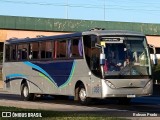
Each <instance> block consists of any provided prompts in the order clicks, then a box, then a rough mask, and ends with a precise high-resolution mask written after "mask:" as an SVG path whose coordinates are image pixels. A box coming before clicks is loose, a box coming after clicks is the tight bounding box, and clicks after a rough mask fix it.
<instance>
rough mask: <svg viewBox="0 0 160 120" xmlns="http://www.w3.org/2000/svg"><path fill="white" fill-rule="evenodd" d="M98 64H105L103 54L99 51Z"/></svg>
mask: <svg viewBox="0 0 160 120" xmlns="http://www.w3.org/2000/svg"><path fill="white" fill-rule="evenodd" d="M99 64H100V65H104V64H105V54H104V53H101V54H100V62H99Z"/></svg>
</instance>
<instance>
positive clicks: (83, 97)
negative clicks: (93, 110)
mask: <svg viewBox="0 0 160 120" xmlns="http://www.w3.org/2000/svg"><path fill="white" fill-rule="evenodd" d="M79 98H80V99H81V101H85V100H86V90H85V89H84V88H83V89H81V90H80V91H79Z"/></svg>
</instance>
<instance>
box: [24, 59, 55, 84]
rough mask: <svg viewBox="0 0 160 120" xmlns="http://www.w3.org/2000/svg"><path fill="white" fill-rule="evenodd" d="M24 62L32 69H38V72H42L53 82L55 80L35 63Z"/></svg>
mask: <svg viewBox="0 0 160 120" xmlns="http://www.w3.org/2000/svg"><path fill="white" fill-rule="evenodd" d="M24 64H26V65H28V66H31V67H32V69H36V70H37V71H39V72H40V73H42V74H44V75H45V76H46V77H47V78H49V79H50V80H51V81H52V82H53V83H54V84H55V82H54V80H53V79H52V77H51V76H50V75H49V74H48V73H47V72H46V71H45V70H43V69H42V68H41V67H39V66H37V65H35V64H33V63H31V62H29V61H26V62H24ZM55 85H56V84H55Z"/></svg>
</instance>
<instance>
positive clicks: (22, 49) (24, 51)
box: [18, 44, 28, 60]
mask: <svg viewBox="0 0 160 120" xmlns="http://www.w3.org/2000/svg"><path fill="white" fill-rule="evenodd" d="M26 59H28V44H20V45H18V60H26Z"/></svg>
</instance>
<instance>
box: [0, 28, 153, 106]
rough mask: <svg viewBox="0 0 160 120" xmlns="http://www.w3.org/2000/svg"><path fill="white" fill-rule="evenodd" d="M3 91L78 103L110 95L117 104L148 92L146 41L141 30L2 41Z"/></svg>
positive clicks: (149, 84) (149, 68)
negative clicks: (58, 97) (57, 96)
mask: <svg viewBox="0 0 160 120" xmlns="http://www.w3.org/2000/svg"><path fill="white" fill-rule="evenodd" d="M3 58H4V59H3V70H2V72H3V80H4V90H6V91H9V92H11V93H15V94H19V95H21V97H22V99H23V100H26V101H28V100H34V98H35V97H36V96H37V95H55V96H56V95H63V96H73V97H74V100H76V101H79V102H80V103H81V104H84V105H85V104H89V103H90V102H91V100H93V99H106V98H114V99H117V100H118V101H119V103H121V104H128V103H130V101H131V99H132V98H135V97H139V96H149V95H151V94H152V89H153V81H152V77H151V76H152V69H151V60H150V53H149V45H148V44H147V40H146V37H145V35H144V34H142V33H137V32H134V31H126V30H103V29H91V30H89V31H85V32H76V33H69V34H63V35H56V36H39V37H36V38H24V39H17V38H14V39H9V40H6V42H4V56H3Z"/></svg>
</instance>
